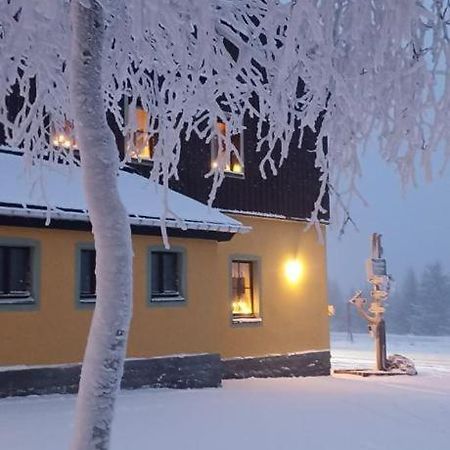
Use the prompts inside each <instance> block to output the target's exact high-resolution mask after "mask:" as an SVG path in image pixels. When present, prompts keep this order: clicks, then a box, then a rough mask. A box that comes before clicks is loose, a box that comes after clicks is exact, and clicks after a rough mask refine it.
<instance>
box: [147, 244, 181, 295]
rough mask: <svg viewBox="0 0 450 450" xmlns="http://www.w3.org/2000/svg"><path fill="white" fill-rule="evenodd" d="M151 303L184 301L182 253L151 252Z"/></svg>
mask: <svg viewBox="0 0 450 450" xmlns="http://www.w3.org/2000/svg"><path fill="white" fill-rule="evenodd" d="M150 264H151V267H150V271H151V299H150V301H151V302H161V301H162V302H164V301H172V302H174V301H175V302H176V301H184V288H183V270H182V267H183V253H182V252H177V251H152V252H151V260H150Z"/></svg>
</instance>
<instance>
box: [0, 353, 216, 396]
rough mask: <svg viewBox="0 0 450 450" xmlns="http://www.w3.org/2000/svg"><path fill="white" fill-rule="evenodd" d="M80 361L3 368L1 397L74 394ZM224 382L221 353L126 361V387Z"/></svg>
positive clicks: (169, 386)
mask: <svg viewBox="0 0 450 450" xmlns="http://www.w3.org/2000/svg"><path fill="white" fill-rule="evenodd" d="M80 372H81V365H80V364H73V365H62V366H48V367H25V368H20V369H11V370H3V371H1V370H0V398H2V397H10V396H19V395H40V394H73V393H76V392H77V391H78V383H79V380H80ZM221 384H222V362H221V359H220V355H219V354H202V355H185V356H171V357H163V358H149V359H131V360H127V361H126V362H125V369H124V374H123V378H122V388H123V389H138V388H141V387H152V388H159V387H165V388H173V389H187V388H205V387H219V386H220V385H221Z"/></svg>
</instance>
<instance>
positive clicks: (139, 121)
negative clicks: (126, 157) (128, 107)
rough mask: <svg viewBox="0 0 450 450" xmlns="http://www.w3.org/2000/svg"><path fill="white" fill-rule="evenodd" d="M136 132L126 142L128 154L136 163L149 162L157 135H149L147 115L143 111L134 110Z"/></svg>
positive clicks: (156, 141) (139, 109)
mask: <svg viewBox="0 0 450 450" xmlns="http://www.w3.org/2000/svg"><path fill="white" fill-rule="evenodd" d="M134 114H135V124H136V130H135V131H134V132H133V133H132V134H131V136H132V138H131V139H129V141H128V153H129V154H130V155H131V158H132V159H133V160H135V161H138V162H146V161H151V160H152V159H153V156H154V152H155V146H156V144H157V143H158V134H157V133H153V134H151V133H149V131H148V123H149V115H148V112H147V111H145V110H144V109H142V108H140V107H137V108H136V109H134Z"/></svg>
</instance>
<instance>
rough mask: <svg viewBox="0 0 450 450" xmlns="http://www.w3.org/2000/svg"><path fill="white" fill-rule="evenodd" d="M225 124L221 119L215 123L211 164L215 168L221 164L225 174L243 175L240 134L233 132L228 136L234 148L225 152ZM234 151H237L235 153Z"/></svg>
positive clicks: (226, 132)
mask: <svg viewBox="0 0 450 450" xmlns="http://www.w3.org/2000/svg"><path fill="white" fill-rule="evenodd" d="M227 134H228V131H227V125H226V124H225V123H223V122H221V121H217V123H216V133H215V135H214V137H213V139H212V141H211V165H212V167H213V168H217V167H219V166H220V165H223V167H224V172H225V173H226V174H233V175H238V176H243V175H244V157H243V150H242V148H243V145H242V142H241V141H242V135H240V134H234V135H232V136H230V141H231V143H232V144H233V146H234V148H231V149H230V151H229V152H228V154H227V148H226V145H227V142H226V139H227V137H228V136H227ZM236 152H238V153H237V154H236Z"/></svg>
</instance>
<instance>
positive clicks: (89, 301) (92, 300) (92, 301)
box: [78, 297, 97, 305]
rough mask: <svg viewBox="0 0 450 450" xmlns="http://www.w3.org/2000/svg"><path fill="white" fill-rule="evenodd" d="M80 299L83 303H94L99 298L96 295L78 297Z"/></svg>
mask: <svg viewBox="0 0 450 450" xmlns="http://www.w3.org/2000/svg"><path fill="white" fill-rule="evenodd" d="M78 301H79V302H80V303H81V304H82V305H93V304H95V302H96V301H97V298H96V297H85V298H80V299H78Z"/></svg>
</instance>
